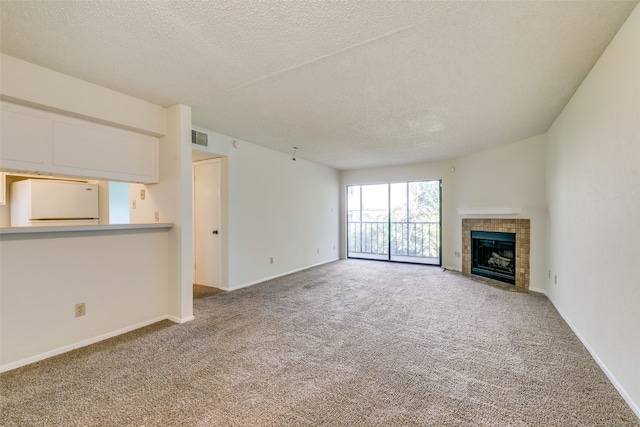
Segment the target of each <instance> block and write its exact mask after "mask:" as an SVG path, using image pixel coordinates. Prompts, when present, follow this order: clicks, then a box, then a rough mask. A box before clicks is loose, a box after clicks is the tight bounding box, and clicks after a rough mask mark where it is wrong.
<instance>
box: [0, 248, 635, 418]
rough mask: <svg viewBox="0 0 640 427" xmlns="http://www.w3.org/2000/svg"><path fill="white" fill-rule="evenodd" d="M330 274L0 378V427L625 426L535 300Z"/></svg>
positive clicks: (300, 278)
mask: <svg viewBox="0 0 640 427" xmlns="http://www.w3.org/2000/svg"><path fill="white" fill-rule="evenodd" d="M482 282H483V281H479V280H475V279H471V278H468V277H465V276H463V275H461V274H459V273H455V272H449V271H443V270H442V269H440V268H436V267H426V266H419V265H407V264H389V263H383V262H373V261H358V260H348V261H338V262H334V263H331V264H327V265H324V266H320V267H316V268H312V269H309V270H305V271H302V272H298V273H295V274H292V275H289V276H286V277H282V278H278V279H275V280H271V281H268V282H265V283H262V284H259V285H255V286H253V287H250V288H246V289H242V290H238V291H234V292H223V293H215V292H213V293H210V294H207V292H206V290H202V289H200V290H196V296H197V298H196V299H194V306H195V316H196V319H195V320H193V321H192V322H189V323H186V324H183V325H175V324H172V323H171V322H169V321H163V322H160V323H157V324H154V325H151V326H149V327H147V328H143V329H140V330H137V331H134V332H132V333H129V334H126V335H122V336H119V337H116V338H113V339H110V340H107V341H103V342H100V343H98V344H95V345H92V346H88V347H85V348H82V349H78V350H75V351H73V352H69V353H66V354H63V355H60V356H57V357H54V358H51V359H48V360H45V361H42V362H38V363H35V364H32V365H29V366H25V367H22V368H19V369H16V370H13V371H9V372H6V373H4V374H2V375H1V376H0V392H1V396H0V399H1V400H0V402H1V408H0V409H1V413H0V425H2V426H147V427H148V426H320V425H332V426H369V425H372V426H373V425H379V426H414V425H416V426H417V425H421V426H638V425H640V423H639V420H638V419H637V418H636V417H635V415H634V414H633V412H632V411H631V409H630V408H629V407H628V406H627V405H626V403H625V402H624V400H623V399H622V398H621V396H620V395H619V394H618V393H617V392H616V390H615V389H614V387H613V386H612V385H611V383H610V382H609V380H608V379H607V378H606V377H605V375H604V374H603V372H602V371H601V370H600V369H599V368H598V366H597V365H596V363H595V362H594V361H593V359H592V358H591V357H590V355H589V354H588V352H587V351H586V350H585V348H584V347H583V346H582V345H581V343H580V342H579V341H578V339H577V338H576V337H575V335H574V334H573V333H572V332H571V330H570V329H569V327H568V326H567V325H566V323H565V322H564V321H563V320H562V318H561V317H560V316H559V315H558V313H557V311H556V310H555V309H554V307H553V306H552V305H551V303H550V302H549V300H548V299H547V298H546V297H545V296H543V295H539V294H533V293H531V294H524V293H517V292H507V291H505V290H503V289H500V288H498V287H492V286H487V285H486V284H484V283H482Z"/></svg>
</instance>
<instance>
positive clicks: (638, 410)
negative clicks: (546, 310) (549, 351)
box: [547, 295, 640, 418]
mask: <svg viewBox="0 0 640 427" xmlns="http://www.w3.org/2000/svg"><path fill="white" fill-rule="evenodd" d="M547 298H549V301H551V304H553V306H554V307H555V309H556V310H557V311H558V313H559V314H560V316H561V317H562V318H563V319H564V321H565V322H567V325H569V327H570V328H571V330H572V331H573V333H574V334H576V336H577V337H578V339H579V340H580V342H581V343H582V345H584V347H585V348H586V349H587V351H588V352H589V354H591V357H593V360H595V361H596V363H597V364H598V366H600V369H602V371H603V372H604V374H605V375H606V376H607V378H609V381H611V384H613V386H614V387H615V389H616V390H618V393H620V395H621V396H622V398H623V399H624V400H625V402H627V405H629V407H630V408H631V410H632V411H633V412H635V414H636V416H637V417H638V418H640V404H638V403H636V402H634V401H633V399H632V398H631V396H629V393H627V391H626V390H625V389H624V387H622V385H621V384H620V383H619V382H618V380H617V379H616V377H615V376H614V375H613V374H612V373H611V371H610V370H609V368H607V365H605V363H604V362H603V361H602V359H600V357H599V356H598V354H597V353H596V352H595V350H594V349H593V348H592V347H591V346H590V345H589V343H588V342H587V340H585V339H584V337H583V336H582V335H581V334H580V332H578V329H576V327H575V326H573V323H571V321H570V320H569V318H568V317H567V316H565V314H564V313H563V312H562V310H560V308H559V307H558V305H557V304H556V303H555V302H554V301H553V299H551V297H550V296H548V295H547Z"/></svg>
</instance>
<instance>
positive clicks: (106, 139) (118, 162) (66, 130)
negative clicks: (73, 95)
mask: <svg viewBox="0 0 640 427" xmlns="http://www.w3.org/2000/svg"><path fill="white" fill-rule="evenodd" d="M52 129H53V130H52V132H53V138H52V141H53V142H52V144H53V148H52V152H53V159H52V164H53V167H54V168H55V169H56V170H58V171H59V172H70V171H71V170H73V171H75V172H76V173H80V174H82V175H87V174H89V173H90V174H92V175H91V176H93V177H101V178H107V177H108V178H111V179H114V180H119V181H134V182H146V183H149V182H158V149H159V141H158V138H154V137H151V136H148V135H142V134H139V133H135V132H130V131H126V130H122V129H116V128H113V127H110V126H105V125H99V124H95V123H89V122H86V121H83V120H77V119H72V118H66V117H65V118H59V117H56V118H54V120H53V127H52ZM107 174H108V176H107Z"/></svg>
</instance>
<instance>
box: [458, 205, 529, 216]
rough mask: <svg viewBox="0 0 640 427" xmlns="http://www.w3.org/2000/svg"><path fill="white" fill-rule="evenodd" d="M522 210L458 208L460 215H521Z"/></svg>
mask: <svg viewBox="0 0 640 427" xmlns="http://www.w3.org/2000/svg"><path fill="white" fill-rule="evenodd" d="M521 213H522V208H513V207H500V208H458V215H520V214H521Z"/></svg>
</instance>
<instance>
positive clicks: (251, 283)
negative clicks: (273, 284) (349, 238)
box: [226, 258, 339, 291]
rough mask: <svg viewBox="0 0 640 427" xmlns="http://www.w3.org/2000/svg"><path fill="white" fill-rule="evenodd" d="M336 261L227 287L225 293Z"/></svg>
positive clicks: (335, 259) (324, 262)
mask: <svg viewBox="0 0 640 427" xmlns="http://www.w3.org/2000/svg"><path fill="white" fill-rule="evenodd" d="M338 260H339V258H332V259H330V260H328V261H322V262H319V263H317V264H312V265H307V266H306V267H301V268H297V269H295V270H290V271H287V272H284V273H281V274H276V275H275V276H270V277H265V278H263V279H259V280H255V281H253V282H248V283H243V284H242V285H239V286H234V287H229V288H227V289H226V290H227V291H237V290H238V289H242V288H248V287H249V286H253V285H257V284H258V283H262V282H266V281H267V280H272V279H277V278H278V277H282V276H287V275H289V274H293V273H297V272H298V271H302V270H306V269H308V268H313V267H317V266H319V265H323V264H329V263H330V262H335V261H338Z"/></svg>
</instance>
